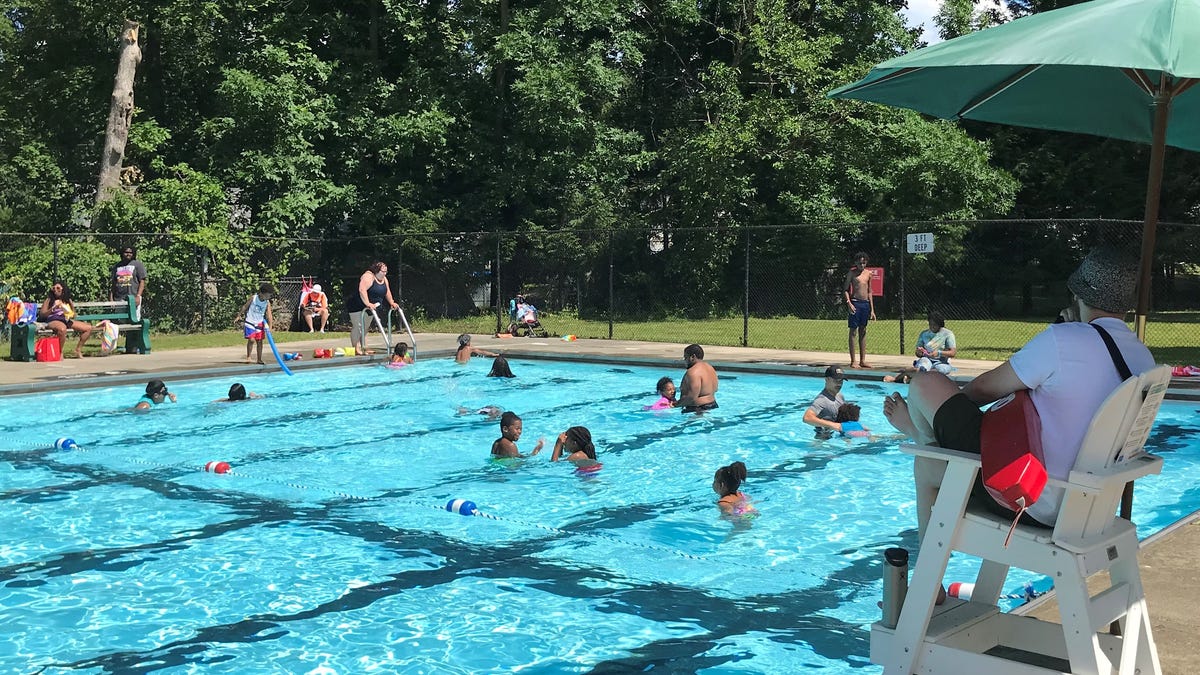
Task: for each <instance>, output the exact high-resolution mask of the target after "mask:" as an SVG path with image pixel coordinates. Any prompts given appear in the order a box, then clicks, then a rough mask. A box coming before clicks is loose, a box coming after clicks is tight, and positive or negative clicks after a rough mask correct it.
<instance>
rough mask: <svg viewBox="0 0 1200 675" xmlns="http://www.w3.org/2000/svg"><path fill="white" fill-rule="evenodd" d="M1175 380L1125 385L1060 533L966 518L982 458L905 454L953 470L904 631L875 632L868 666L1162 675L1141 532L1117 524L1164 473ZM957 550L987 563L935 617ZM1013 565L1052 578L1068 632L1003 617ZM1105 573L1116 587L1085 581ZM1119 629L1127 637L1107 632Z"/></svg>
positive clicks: (1106, 409) (1099, 417)
mask: <svg viewBox="0 0 1200 675" xmlns="http://www.w3.org/2000/svg"><path fill="white" fill-rule="evenodd" d="M1170 379H1171V369H1170V367H1168V366H1159V367H1157V368H1154V369H1152V370H1150V371H1147V372H1145V373H1143V374H1141V375H1140V376H1138V377H1136V378H1132V377H1131V378H1129V379H1128V380H1126V381H1125V382H1124V383H1123V384H1122V385H1121V386H1120V387H1118V388H1117V390H1116V391H1114V392H1113V393H1112V394H1110V395H1109V397H1108V398H1107V399H1106V400H1105V401H1104V403H1103V405H1101V406H1100V410H1099V411H1098V412H1097V413H1096V416H1095V417H1094V418H1093V419H1092V422H1091V425H1090V426H1089V427H1088V431H1087V434H1086V435H1085V436H1084V440H1083V445H1082V446H1081V448H1080V452H1079V456H1078V458H1077V459H1076V461H1075V466H1074V468H1073V469H1072V471H1071V473H1070V476H1069V477H1068V479H1067V480H1066V481H1056V480H1053V479H1051V480H1050V482H1049V483H1048V485H1049V486H1058V487H1062V488H1064V489H1065V491H1066V494H1065V496H1064V497H1063V502H1062V508H1061V510H1060V511H1059V516H1058V520H1057V522H1056V524H1055V527H1054V529H1053V530H1049V529H1042V528H1036V527H1028V526H1024V525H1018V526H1017V528H1016V530H1015V532H1014V533H1013V536H1012V541H1011V543H1010V544H1009V545H1008V546H1007V547H1005V546H1004V539H1005V535H1006V534H1007V532H1008V529H1009V526H1010V525H1011V520H1005V519H1004V518H1003V517H1002V516H996V515H993V514H991V513H988V512H985V511H977V510H975V509H973V508H970V507H968V504H967V500H968V497H969V496H970V494H971V487H972V485H973V484H974V482H975V475H976V472H977V471H979V466H980V460H979V456H978V455H974V454H970V453H963V452H959V451H956V450H947V449H943V448H936V447H931V446H918V445H907V444H906V445H902V446H901V449H902V450H904V451H905V452H907V453H909V454H913V455H919V456H922V457H929V458H932V459H941V460H946V461H947V462H948V467H947V469H946V474H945V478H944V479H943V481H942V486H941V489H940V491H939V492H938V496H937V500H936V501H935V503H934V505H933V511H932V514H931V517H930V521H929V527H928V528H927V531H926V533H925V537H924V540H923V541H922V542H921V549H920V555H919V557H918V559H917V564H916V567H915V569H914V570H913V575H912V581H911V583H910V585H909V588H908V594H907V596H906V598H905V601H904V605H903V608H902V609H901V612H900V619H899V622H898V623H897V625H896V628H894V629H893V628H889V627H887V626H885V625H884V624H883V623H882V622H879V623H876V624H874V625H873V626H871V661H872V662H874V663H877V664H880V665H882V666H884V673H886V674H888V675H908V674H909V673H955V674H958V673H971V674H972V675H990V674H992V673H1004V674H1005V675H1012V674H1014V673H1029V674H1032V673H1094V674H1100V673H1103V674H1104V675H1107V674H1108V673H1120V674H1121V675H1133V673H1140V674H1141V675H1149V674H1150V673H1155V674H1157V673H1161V667H1160V665H1159V661H1158V652H1157V651H1156V649H1155V646H1154V638H1153V635H1152V634H1151V631H1150V618H1149V615H1148V614H1147V610H1146V598H1145V595H1144V593H1143V591H1142V580H1141V574H1140V573H1139V571H1138V562H1137V553H1138V539H1137V530H1136V528H1135V526H1134V524H1133V523H1131V522H1129V521H1128V520H1125V519H1124V518H1119V517H1117V516H1116V515H1114V514H1115V513H1116V510H1117V504H1118V502H1119V501H1120V499H1121V493H1122V491H1123V489H1124V486H1125V484H1126V483H1128V482H1131V481H1134V480H1136V479H1138V478H1141V477H1142V476H1146V475H1149V474H1157V473H1159V472H1160V471H1161V470H1162V458H1161V457H1158V456H1155V455H1150V454H1147V453H1146V452H1145V449H1144V446H1145V443H1146V438H1147V437H1148V436H1149V434H1150V427H1151V426H1152V425H1153V424H1154V418H1155V415H1157V414H1158V408H1159V405H1160V404H1161V403H1162V399H1163V395H1164V394H1165V393H1166V390H1167V385H1168V383H1169V382H1170ZM951 551H962V552H963V553H967V554H969V555H973V556H977V557H980V558H982V559H983V565H982V567H981V568H980V570H979V575H978V577H977V578H976V581H975V589H974V591H973V593H972V595H971V599H970V601H969V602H968V601H963V600H959V599H956V598H947V599H946V602H945V604H943V605H941V606H935V605H934V601H935V600H936V597H937V594H938V588H939V586H940V584H941V583H942V578H943V576H944V575H945V572H946V563H947V562H948V561H949V559H950V553H951ZM1010 566H1015V567H1020V568H1022V569H1026V570H1030V571H1033V572H1038V573H1041V574H1045V575H1047V576H1049V577H1051V578H1052V579H1054V587H1055V590H1056V592H1057V594H1058V595H1057V598H1058V605H1059V609H1060V615H1061V617H1062V624H1061V625H1060V624H1056V623H1052V622H1047V621H1041V620H1038V619H1034V618H1032V617H1026V616H1019V615H1015V614H1007V613H1003V612H1001V611H1000V610H999V608H998V607H997V605H996V603H997V601H998V599H999V597H1000V593H1001V590H1002V587H1003V585H1004V580H1005V577H1006V576H1007V575H1008V569H1009V567H1010ZM1105 570H1107V571H1108V573H1109V577H1110V583H1109V584H1108V586H1107V587H1106V588H1105V589H1103V590H1101V591H1100V592H1098V593H1096V594H1091V593H1089V590H1088V585H1087V579H1088V577H1090V576H1092V575H1093V574H1095V573H1097V572H1101V571H1105ZM1114 621H1117V622H1119V626H1120V629H1121V630H1120V631H1119V633H1120V634H1119V635H1110V634H1108V632H1107V630H1108V627H1109V625H1110V624H1111V623H1112V622H1114Z"/></svg>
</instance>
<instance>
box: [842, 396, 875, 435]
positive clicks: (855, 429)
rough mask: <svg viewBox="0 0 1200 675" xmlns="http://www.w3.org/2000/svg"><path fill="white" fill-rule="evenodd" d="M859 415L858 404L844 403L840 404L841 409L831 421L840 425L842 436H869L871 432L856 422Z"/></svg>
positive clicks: (859, 408) (860, 410)
mask: <svg viewBox="0 0 1200 675" xmlns="http://www.w3.org/2000/svg"><path fill="white" fill-rule="evenodd" d="M860 415H862V408H861V407H859V406H858V404H856V403H844V404H842V407H840V408H838V412H837V417H836V418H834V420H833V421H834V422H837V423H838V424H840V425H842V435H843V436H853V437H867V436H870V435H871V430H870V429H868V428H866V427H864V426H863V425H862V423H861V422H859V421H858V418H859V416H860Z"/></svg>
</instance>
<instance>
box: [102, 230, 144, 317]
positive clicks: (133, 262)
mask: <svg viewBox="0 0 1200 675" xmlns="http://www.w3.org/2000/svg"><path fill="white" fill-rule="evenodd" d="M145 290H146V267H145V266H144V265H142V261H140V260H138V259H137V254H136V252H135V251H134V249H133V247H132V246H126V247H125V248H123V249H121V261H120V262H118V263H117V264H115V265H113V268H112V283H111V285H110V288H109V291H108V299H109V300H113V301H116V300H124V299H126V298H128V297H129V296H131V295H132V296H134V302H135V303H136V304H137V313H138V316H139V317H140V316H141V314H142V293H143V292H144V291H145Z"/></svg>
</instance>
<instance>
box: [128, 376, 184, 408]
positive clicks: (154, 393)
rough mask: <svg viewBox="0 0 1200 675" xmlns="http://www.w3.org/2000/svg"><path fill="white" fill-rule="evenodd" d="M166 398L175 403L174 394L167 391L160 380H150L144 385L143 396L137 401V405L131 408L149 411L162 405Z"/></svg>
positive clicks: (164, 384)
mask: <svg viewBox="0 0 1200 675" xmlns="http://www.w3.org/2000/svg"><path fill="white" fill-rule="evenodd" d="M168 398H169V399H171V403H174V402H175V394H172V393H171V392H169V391H167V385H166V383H164V382H163V381H162V380H150V381H149V382H147V383H146V393H145V395H144V396H142V397H141V398H140V399H138V402H137V405H135V406H133V409H134V410H138V411H142V410H149V409H150V408H152V407H154V406H156V405H162V404H163V403H165V402H166V400H167V399H168Z"/></svg>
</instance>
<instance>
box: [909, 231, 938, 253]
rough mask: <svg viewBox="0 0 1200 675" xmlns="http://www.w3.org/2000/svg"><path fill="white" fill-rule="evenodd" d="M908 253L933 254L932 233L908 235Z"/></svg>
mask: <svg viewBox="0 0 1200 675" xmlns="http://www.w3.org/2000/svg"><path fill="white" fill-rule="evenodd" d="M908 252H909V253H933V233H932V232H921V233H920V234H910V235H908Z"/></svg>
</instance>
